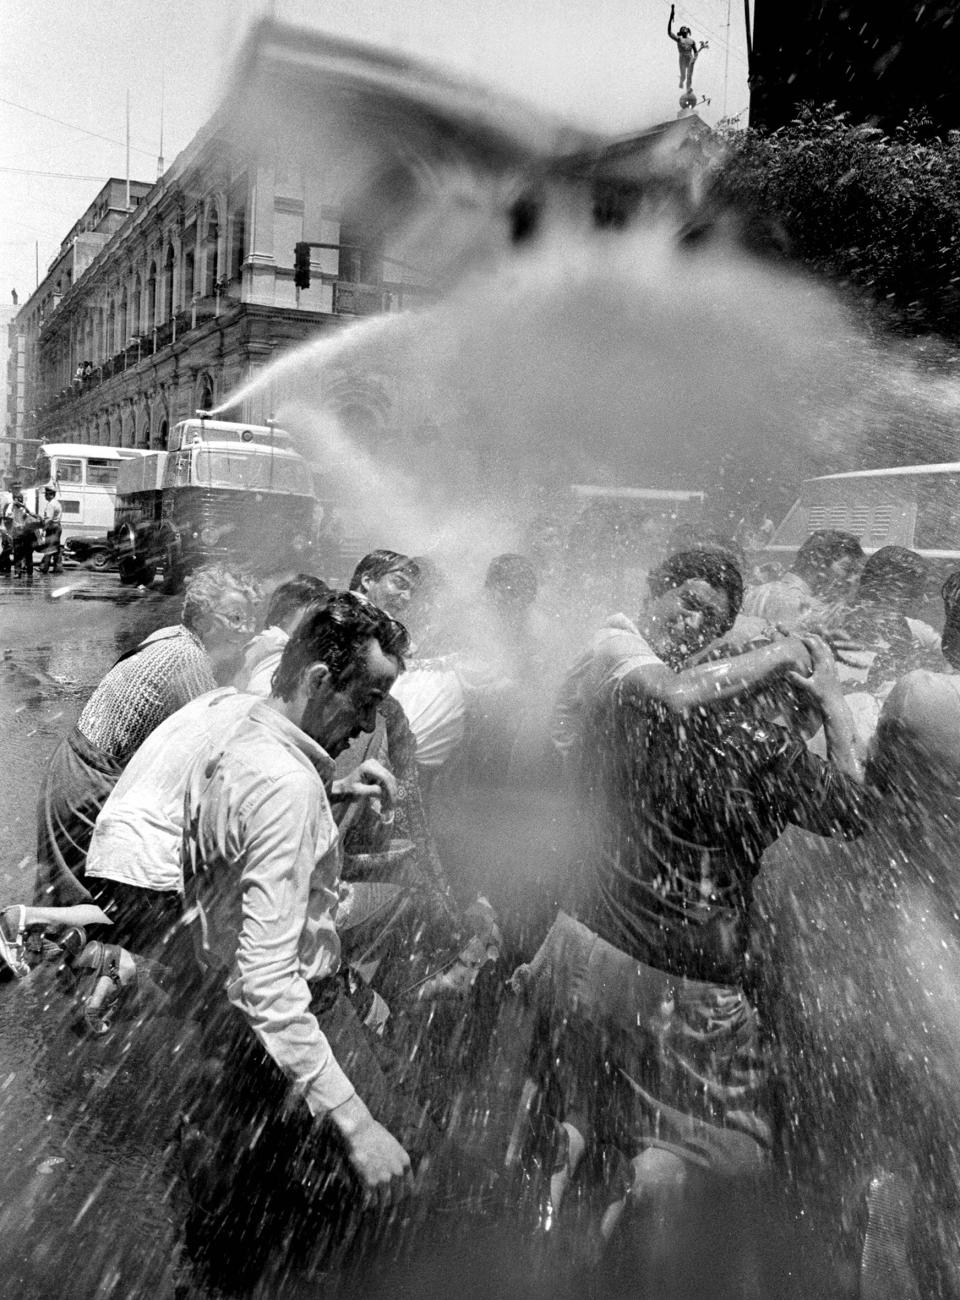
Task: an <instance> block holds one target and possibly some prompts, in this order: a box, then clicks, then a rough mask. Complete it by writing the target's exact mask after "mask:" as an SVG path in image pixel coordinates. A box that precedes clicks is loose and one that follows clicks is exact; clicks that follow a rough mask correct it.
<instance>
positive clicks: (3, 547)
mask: <svg viewBox="0 0 960 1300" xmlns="http://www.w3.org/2000/svg"><path fill="white" fill-rule="evenodd" d="M43 498H44V499H43V507H42V509H41V511H40V514H39V515H38V514H35V513H34V512H33V511H32V510H30V509H28V507H27V505H26V502H25V501H24V499H23V493H22V492H21V491H20V490H19V489H18V490H16V491H14V492H0V573H3V574H11V573H12V574H13V576H14V577H15V578H32V577H33V558H34V551H37V550H42V551H43V559H42V560H41V561H40V572H41V573H62V572H63V560H62V557H61V537H62V532H63V506H62V504H61V502H60V499H59V497H58V496H57V488H56V484H54V483H48V484H47V486H46V487H45V488H44V489H43Z"/></svg>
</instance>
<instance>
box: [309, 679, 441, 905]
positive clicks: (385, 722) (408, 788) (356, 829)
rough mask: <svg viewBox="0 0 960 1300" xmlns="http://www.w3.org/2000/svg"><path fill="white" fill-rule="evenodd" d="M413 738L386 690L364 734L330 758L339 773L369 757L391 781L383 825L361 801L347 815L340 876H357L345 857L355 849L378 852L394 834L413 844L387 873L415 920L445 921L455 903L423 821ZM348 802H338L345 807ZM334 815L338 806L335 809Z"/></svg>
mask: <svg viewBox="0 0 960 1300" xmlns="http://www.w3.org/2000/svg"><path fill="white" fill-rule="evenodd" d="M416 756H417V743H416V740H415V738H414V735H413V732H412V731H411V730H410V724H409V723H408V722H407V718H406V714H405V713H404V711H403V708H402V707H401V705H400V704H399V702H398V701H397V700H395V699H393V698H392V696H388V697H387V699H386V700H385V701H384V702H383V704H382V705H381V706H380V710H379V712H378V715H377V725H376V727H375V728H374V730H373V731H372V732H371V733H370V734H369V735H361V736H359V737H358V738H357V739H356V740H355V741H353V743H352V744H350V745H349V746H348V747H347V748H346V749H345V750H344V751H343V753H341V754H340V755H338V757H337V761H336V775H337V776H338V777H341V778H342V777H345V776H347V775H348V774H349V773H350V772H352V771H353V770H354V769H355V768H356V767H358V766H359V764H360V763H362V762H363V761H364V760H365V759H368V758H373V759H377V760H378V761H379V762H381V763H383V765H384V766H385V767H386V768H388V769H389V771H391V772H392V773H393V775H394V777H395V778H396V781H397V801H396V804H395V820H394V823H393V825H392V826H384V825H383V824H382V823H381V822H380V820H379V817H378V816H377V814H376V812H375V811H374V810H373V809H372V808H370V807H367V808H365V809H362V810H359V815H358V816H354V815H353V814H352V813H350V814H349V816H350V823H349V825H347V826H345V828H344V850H345V853H346V855H347V857H346V861H345V863H344V875H345V878H346V879H352V878H357V877H356V875H355V872H354V871H353V870H352V869H351V859H354V860H355V859H356V857H357V855H365V854H371V853H372V854H382V853H383V852H385V851H386V850H388V849H389V848H390V845H391V843H392V842H393V841H395V840H406V841H408V842H409V843H411V844H413V846H414V850H413V852H412V853H410V854H409V855H408V856H407V857H406V858H405V859H404V860H403V862H402V863H400V864H399V865H398V868H397V872H396V874H395V875H394V876H392V877H391V879H392V880H393V882H394V883H397V884H400V885H402V886H403V887H404V890H405V892H406V893H407V894H409V895H410V896H411V897H413V898H415V899H416V911H417V915H418V916H419V917H420V918H421V920H430V921H432V922H437V923H439V924H440V925H441V926H449V924H450V922H451V921H452V920H454V918H455V917H456V916H457V914H458V910H459V909H458V906H457V902H456V899H455V898H454V896H453V892H452V890H451V888H450V885H449V882H448V880H447V877H446V873H445V872H444V869H443V864H442V863H441V861H440V855H439V853H438V852H437V846H436V843H435V841H434V838H433V834H432V832H431V830H430V826H429V823H428V821H427V815H426V811H425V809H424V806H423V796H422V794H421V790H420V778H419V774H418V772H417V761H416ZM348 808H349V805H347V806H346V807H344V808H343V812H344V813H346V812H347V809H348ZM335 811H336V815H337V817H338V819H339V818H340V817H341V815H342V814H341V810H340V807H338V808H337V809H336V810H335Z"/></svg>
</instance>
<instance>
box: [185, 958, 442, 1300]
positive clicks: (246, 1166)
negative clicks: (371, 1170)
mask: <svg viewBox="0 0 960 1300" xmlns="http://www.w3.org/2000/svg"><path fill="white" fill-rule="evenodd" d="M345 990H346V984H345V981H344V980H343V979H342V978H341V977H340V976H333V977H331V978H330V979H327V980H323V981H320V982H318V984H317V985H316V986H315V988H314V989H313V995H314V996H313V1002H312V1004H311V1009H312V1010H313V1011H314V1014H315V1015H316V1017H317V1020H318V1022H319V1024H320V1028H321V1029H322V1030H323V1032H324V1034H325V1035H326V1037H327V1040H328V1041H329V1043H330V1046H331V1048H332V1050H333V1053H334V1055H335V1056H336V1058H337V1061H338V1062H339V1064H340V1065H341V1066H342V1067H343V1069H344V1070H345V1071H346V1074H347V1076H348V1077H349V1078H350V1080H351V1082H352V1083H353V1084H354V1085H355V1087H356V1090H357V1093H358V1095H359V1096H360V1097H361V1098H362V1099H363V1101H364V1102H365V1103H366V1105H367V1106H368V1108H369V1110H370V1112H371V1114H372V1115H373V1116H374V1118H375V1119H376V1120H378V1121H379V1122H380V1123H381V1124H383V1125H384V1126H385V1127H386V1128H387V1129H388V1130H389V1131H390V1132H391V1133H392V1134H393V1136H394V1137H395V1138H396V1139H397V1140H398V1141H399V1142H401V1143H402V1144H403V1146H404V1147H405V1148H406V1150H407V1151H408V1152H409V1154H410V1156H411V1159H412V1161H413V1162H414V1166H415V1167H416V1164H417V1162H418V1159H419V1158H420V1157H422V1156H423V1155H425V1154H426V1153H427V1152H428V1151H429V1150H432V1149H433V1148H434V1147H435V1145H436V1143H437V1133H436V1129H435V1128H434V1126H433V1124H432V1121H431V1120H430V1119H429V1118H428V1116H427V1115H426V1112H425V1109H424V1107H422V1106H421V1105H420V1103H419V1102H418V1100H417V1097H416V1095H415V1091H414V1087H413V1081H412V1078H411V1077H410V1075H409V1074H408V1072H407V1071H406V1068H405V1065H404V1063H402V1062H401V1061H400V1059H399V1057H398V1056H396V1054H394V1053H393V1052H392V1051H390V1050H389V1049H388V1048H387V1047H385V1046H384V1045H383V1044H382V1043H381V1042H380V1041H379V1040H378V1039H377V1038H376V1037H375V1036H374V1035H372V1034H370V1033H369V1031H368V1030H366V1029H365V1028H364V1026H363V1025H362V1023H361V1021H360V1018H359V1017H358V1015H357V1013H356V1011H355V1009H354V1007H353V1005H352V1003H351V1001H350V999H349V997H348V996H347V994H346V991H345ZM201 1021H202V1023H203V1039H204V1044H205V1048H204V1066H203V1070H202V1071H201V1073H200V1076H199V1077H198V1086H197V1087H196V1088H195V1089H194V1090H193V1096H192V1098H191V1099H190V1100H189V1101H188V1104H187V1106H186V1108H185V1113H184V1115H183V1118H182V1122H181V1126H180V1134H179V1153H178V1174H179V1179H180V1184H181V1188H182V1190H183V1191H184V1192H185V1193H186V1195H185V1196H184V1198H183V1200H184V1208H185V1211H186V1213H185V1232H184V1244H185V1249H186V1255H187V1258H188V1259H189V1261H190V1265H191V1268H192V1271H193V1280H194V1281H195V1282H196V1283H199V1284H200V1285H201V1286H206V1287H209V1288H212V1289H214V1290H215V1291H219V1292H225V1293H226V1294H228V1295H244V1294H247V1293H249V1292H251V1291H253V1290H255V1289H256V1287H257V1286H258V1285H262V1284H264V1283H270V1284H271V1285H272V1286H273V1290H272V1291H271V1292H270V1293H271V1294H277V1295H280V1294H282V1288H283V1278H284V1276H285V1275H287V1274H288V1273H290V1272H291V1271H294V1272H296V1273H297V1274H298V1275H301V1276H303V1275H305V1274H309V1273H310V1272H311V1271H312V1270H323V1269H325V1268H329V1267H331V1266H332V1265H340V1264H342V1263H343V1261H344V1259H345V1258H346V1257H347V1256H348V1255H349V1254H350V1253H351V1251H354V1252H355V1251H356V1250H358V1249H359V1248H360V1242H361V1241H363V1242H370V1241H371V1240H373V1239H376V1238H377V1237H378V1236H379V1235H380V1234H381V1233H382V1232H385V1231H388V1230H393V1229H395V1226H396V1225H395V1224H389V1223H384V1222H381V1221H380V1220H379V1219H378V1218H377V1216H376V1215H375V1214H374V1213H373V1212H372V1211H371V1210H370V1209H369V1207H368V1206H367V1205H366V1203H365V1200H364V1197H363V1194H362V1193H361V1190H360V1187H359V1184H358V1183H357V1181H356V1179H355V1178H354V1176H353V1173H352V1172H351V1170H350V1167H349V1164H348V1162H347V1158H346V1153H345V1149H344V1147H343V1144H342V1141H341V1139H340V1137H339V1134H338V1133H337V1131H336V1129H335V1128H334V1127H333V1125H332V1124H330V1123H329V1121H317V1120H315V1119H313V1118H312V1117H311V1115H310V1114H309V1112H308V1110H307V1108H306V1105H305V1104H304V1102H303V1101H302V1100H299V1099H295V1098H294V1097H292V1095H291V1092H290V1087H289V1084H288V1082H287V1080H286V1079H285V1078H284V1077H283V1075H282V1074H281V1072H280V1070H279V1069H278V1068H277V1066H276V1065H275V1064H274V1062H273V1061H272V1060H271V1059H270V1058H269V1057H268V1056H267V1055H266V1053H265V1052H264V1050H263V1048H262V1047H261V1045H260V1043H259V1042H258V1041H257V1039H256V1038H255V1037H254V1034H253V1033H252V1031H251V1030H250V1028H249V1026H248V1025H247V1023H246V1020H245V1018H244V1017H243V1016H242V1015H241V1014H240V1013H239V1012H237V1011H236V1010H235V1009H234V1008H233V1007H231V1006H230V1004H229V1003H228V1002H227V1000H226V996H225V994H224V993H223V992H222V991H218V992H217V993H215V994H213V995H212V996H211V997H210V999H209V1001H208V1003H207V1005H206V1008H205V1009H204V1010H202V1011H201Z"/></svg>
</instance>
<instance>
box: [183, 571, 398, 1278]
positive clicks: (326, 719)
mask: <svg viewBox="0 0 960 1300" xmlns="http://www.w3.org/2000/svg"><path fill="white" fill-rule="evenodd" d="M406 645H407V638H406V632H405V630H404V629H403V628H402V627H401V626H400V625H399V624H397V623H395V622H394V621H393V620H392V619H391V618H390V617H389V616H388V615H386V614H384V613H383V612H382V611H381V610H378V609H377V608H376V607H375V606H372V605H371V604H370V603H369V602H368V601H365V600H363V599H361V598H359V597H357V596H354V595H352V594H350V593H343V594H339V595H336V596H333V597H331V599H330V600H329V601H328V602H327V603H326V604H325V605H323V606H321V607H320V608H319V609H318V610H317V611H314V612H311V613H310V614H309V615H308V616H307V618H306V619H305V620H304V622H303V623H302V624H301V625H300V627H299V628H298V629H297V631H296V632H295V634H294V635H293V637H292V638H291V640H290V642H289V644H288V645H287V647H286V649H285V650H284V653H283V658H282V660H281V663H280V667H279V668H278V670H277V673H276V676H275V679H274V693H273V694H272V695H271V696H270V697H269V698H268V699H266V700H258V701H256V702H254V703H253V704H252V705H251V706H250V707H249V709H247V710H244V709H243V708H242V707H241V708H240V715H239V716H238V718H237V720H236V724H235V725H234V726H233V727H232V728H230V729H229V730H228V733H227V734H226V735H219V734H217V735H210V736H208V738H207V739H206V740H201V743H200V745H199V748H198V749H197V751H196V753H195V755H194V758H193V760H192V763H191V765H190V770H189V773H188V775H187V780H186V797H185V801H184V836H183V871H184V887H185V892H186V901H187V905H188V913H187V917H188V923H189V924H190V927H191V930H192V932H193V936H194V943H195V947H196V949H197V952H198V955H199V957H200V960H201V962H202V964H203V966H204V967H205V970H206V987H205V990H204V994H203V996H202V997H201V999H200V1011H199V1019H200V1021H201V1026H202V1031H203V1036H204V1044H205V1052H206V1058H207V1061H206V1071H205V1078H204V1080H203V1083H202V1085H201V1086H200V1087H199V1088H198V1089H197V1095H196V1097H195V1099H194V1101H193V1102H192V1103H191V1105H190V1106H189V1108H188V1112H189V1113H188V1115H187V1116H186V1117H185V1122H184V1126H183V1130H182V1133H181V1137H182V1143H181V1150H182V1154H183V1160H184V1166H185V1172H186V1176H187V1184H188V1187H189V1189H190V1191H191V1196H192V1201H193V1206H192V1212H191V1214H190V1216H189V1217H188V1222H187V1231H186V1245H187V1253H188V1255H189V1257H190V1258H191V1260H192V1261H193V1264H194V1266H195V1267H197V1268H200V1269H201V1270H203V1271H204V1272H205V1275H206V1280H207V1281H208V1282H210V1283H212V1284H213V1285H214V1286H215V1287H216V1286H220V1287H223V1286H224V1285H225V1284H227V1289H229V1288H230V1287H234V1288H236V1287H237V1286H242V1287H247V1286H249V1287H252V1286H254V1285H255V1284H256V1282H257V1279H258V1278H261V1279H262V1278H263V1276H264V1271H265V1270H266V1269H267V1267H268V1265H269V1263H270V1260H271V1256H273V1255H274V1254H275V1248H276V1247H277V1246H278V1245H280V1244H282V1246H283V1251H284V1260H283V1267H287V1266H288V1265H289V1262H290V1259H291V1257H292V1256H295V1254H296V1252H297V1250H298V1249H299V1248H303V1249H310V1250H312V1249H315V1248H316V1246H317V1241H318V1239H320V1238H322V1237H323V1233H324V1232H327V1233H329V1234H331V1236H332V1238H333V1242H334V1243H335V1242H336V1241H337V1240H338V1239H339V1238H340V1237H341V1235H342V1234H343V1233H344V1232H346V1231H347V1229H346V1228H345V1224H344V1217H343V1216H344V1215H345V1213H346V1210H345V1207H346V1206H349V1207H350V1210H351V1212H352V1211H353V1210H356V1209H357V1208H358V1204H359V1202H357V1200H356V1189H357V1185H359V1190H360V1191H361V1193H362V1194H363V1195H364V1196H366V1197H369V1196H370V1195H374V1196H376V1197H378V1198H380V1199H381V1200H382V1199H383V1198H384V1197H385V1198H386V1199H388V1200H389V1199H390V1198H392V1197H393V1196H395V1195H396V1194H397V1193H399V1192H400V1191H401V1190H402V1189H403V1186H404V1184H405V1183H406V1181H407V1180H408V1179H409V1177H410V1157H409V1156H408V1154H407V1151H406V1150H405V1149H404V1146H403V1145H401V1143H400V1141H398V1140H397V1138H396V1137H395V1136H394V1133H392V1132H391V1131H390V1126H392V1127H393V1128H394V1129H395V1130H399V1131H400V1132H401V1135H402V1136H403V1137H404V1141H405V1142H407V1141H408V1135H409V1140H410V1141H413V1142H415V1141H416V1139H417V1123H418V1120H419V1113H418V1114H417V1119H414V1118H413V1113H414V1107H412V1106H409V1105H407V1103H406V1099H405V1094H404V1088H403V1086H402V1084H401V1085H398V1084H397V1083H396V1081H395V1080H394V1079H392V1078H389V1077H388V1075H389V1071H390V1069H391V1063H389V1062H386V1061H385V1060H384V1058H383V1057H382V1056H381V1055H380V1054H378V1052H377V1050H376V1048H375V1047H374V1046H372V1045H371V1043H370V1042H369V1041H368V1040H367V1039H366V1038H365V1036H364V1033H363V1030H362V1028H361V1025H360V1022H359V1019H358V1017H357V1015H356V1013H355V1012H354V1011H353V1010H352V1007H351V1005H350V1002H349V1000H348V998H347V997H346V996H345V994H344V989H343V983H342V980H341V978H340V977H339V976H338V974H337V972H338V968H339V963H340V942H339V939H338V937H337V932H336V928H335V914H336V906H337V901H338V890H339V845H338V835H337V828H336V825H335V823H334V820H333V817H332V814H331V811H330V805H329V802H328V800H327V796H326V793H325V791H324V782H325V781H328V780H329V779H330V777H331V774H332V768H333V756H335V755H336V754H337V753H339V752H340V751H341V749H343V748H344V747H345V746H346V745H347V743H348V742H349V741H350V740H351V739H352V738H353V737H355V736H357V735H359V734H360V733H361V732H369V731H371V730H372V729H373V726H374V722H375V717H376V711H377V708H378V706H379V705H380V704H381V703H382V701H383V700H384V699H385V698H386V696H387V694H388V693H389V691H390V687H391V686H392V685H393V682H394V680H395V679H396V676H397V673H398V672H399V671H400V669H401V668H402V664H403V660H402V654H403V652H404V650H405V649H406ZM321 742H322V744H321ZM325 1030H326V1032H324V1031H325ZM331 1040H332V1041H331ZM348 1070H349V1072H350V1076H348V1073H347V1071H348ZM351 1076H352V1077H351ZM211 1077H212V1078H214V1079H215V1083H213V1084H212V1086H211ZM357 1081H361V1088H362V1090H363V1092H364V1099H361V1097H360V1095H358V1092H357V1091H356V1090H355V1087H354V1083H355V1082H357ZM301 1103H305V1104H303V1105H301ZM331 1170H332V1175H331ZM348 1170H349V1171H350V1172H351V1173H352V1175H353V1179H352V1181H351V1179H350V1178H348V1177H345V1175H346V1173H347V1171H348ZM331 1196H332V1197H333V1198H334V1199H333V1204H332V1205H331V1199H330V1198H331ZM278 1216H279V1221H278ZM273 1225H276V1230H275V1231H274V1230H273Z"/></svg>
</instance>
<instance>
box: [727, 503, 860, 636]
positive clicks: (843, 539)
mask: <svg viewBox="0 0 960 1300" xmlns="http://www.w3.org/2000/svg"><path fill="white" fill-rule="evenodd" d="M862 567H863V548H862V547H861V545H860V543H859V541H858V540H857V538H856V537H854V536H853V534H852V533H844V532H841V531H840V530H839V529H835V528H820V529H818V530H817V531H816V532H815V533H811V534H810V536H809V537H808V538H807V539H806V541H805V542H804V543H803V545H802V546H801V547H800V549H799V550H798V551H797V554H796V556H795V557H794V561H793V563H792V564H791V566H790V569H789V572H787V573H785V574H784V576H783V577H782V578H780V579H779V580H778V581H776V582H764V583H761V584H760V586H758V587H753V588H751V589H750V591H748V592H747V593H746V595H745V596H744V600H743V611H742V613H743V615H744V616H746V617H749V618H751V619H763V620H764V621H765V622H767V623H770V624H772V625H773V626H776V627H786V628H789V629H790V630H791V631H793V630H794V628H797V627H800V626H805V627H816V626H818V625H819V624H821V623H822V622H823V621H824V619H825V618H827V616H828V614H829V612H830V607H831V605H832V604H833V603H835V602H837V601H840V600H843V599H845V598H846V596H847V594H848V593H849V591H850V588H851V586H852V585H853V583H854V582H855V581H856V579H857V575H858V574H859V572H860V569H861V568H862Z"/></svg>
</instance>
